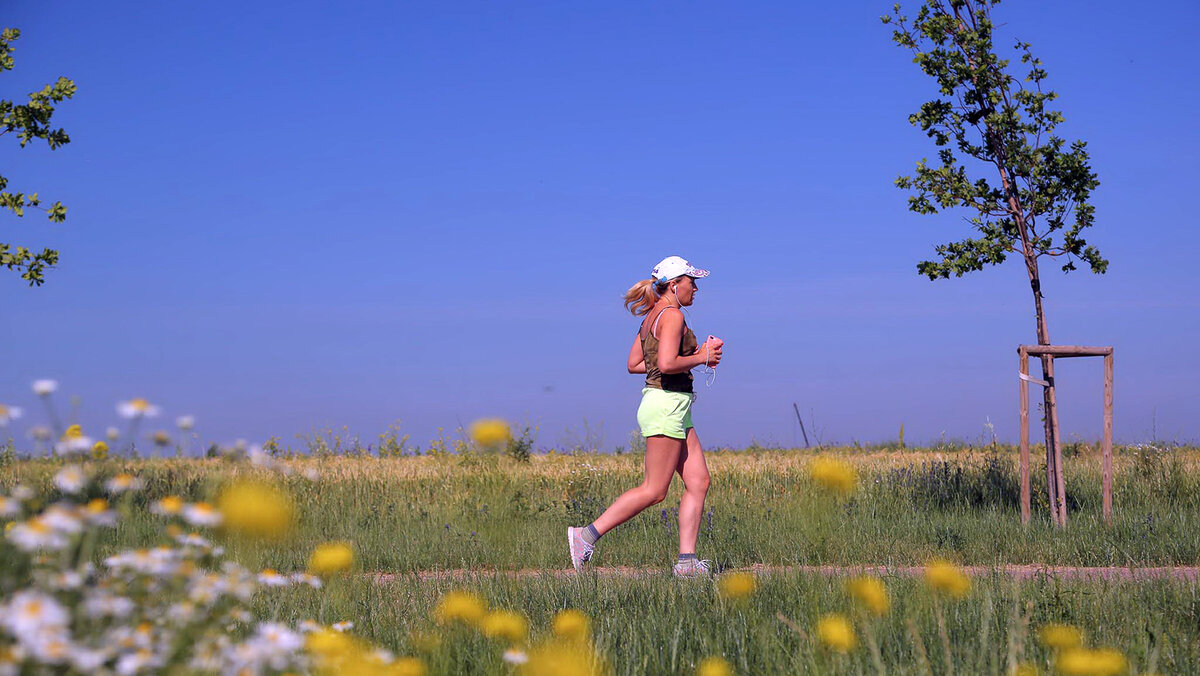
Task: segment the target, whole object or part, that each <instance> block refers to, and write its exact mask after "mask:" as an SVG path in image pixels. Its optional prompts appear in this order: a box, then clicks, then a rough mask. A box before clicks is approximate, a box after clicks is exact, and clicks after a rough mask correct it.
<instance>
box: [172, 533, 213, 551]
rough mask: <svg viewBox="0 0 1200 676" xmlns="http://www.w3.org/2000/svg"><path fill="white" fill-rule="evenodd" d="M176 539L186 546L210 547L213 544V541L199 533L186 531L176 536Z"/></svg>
mask: <svg viewBox="0 0 1200 676" xmlns="http://www.w3.org/2000/svg"><path fill="white" fill-rule="evenodd" d="M175 541H176V542H178V543H179V544H181V545H183V546H185V547H199V548H201V549H208V548H209V547H211V546H212V543H211V542H209V541H208V540H205V539H204V538H202V537H200V534H199V533H185V534H181V535H177V536H175Z"/></svg>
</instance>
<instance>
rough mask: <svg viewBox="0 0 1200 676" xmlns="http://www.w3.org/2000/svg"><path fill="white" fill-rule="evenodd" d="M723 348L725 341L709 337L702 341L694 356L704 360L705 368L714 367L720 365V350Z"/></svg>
mask: <svg viewBox="0 0 1200 676" xmlns="http://www.w3.org/2000/svg"><path fill="white" fill-rule="evenodd" d="M724 346H725V341H723V340H721V339H720V338H713V337H710V338H709V339H708V340H706V341H704V344H703V345H701V346H700V349H699V350H696V354H698V355H700V356H701V357H702V358H703V359H704V365H705V366H716V365H717V364H720V363H721V349H722V348H723V347H724Z"/></svg>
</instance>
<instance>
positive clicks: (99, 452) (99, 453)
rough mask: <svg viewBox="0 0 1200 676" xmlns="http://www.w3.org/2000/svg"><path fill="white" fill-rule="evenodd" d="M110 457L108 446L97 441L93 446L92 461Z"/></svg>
mask: <svg viewBox="0 0 1200 676" xmlns="http://www.w3.org/2000/svg"><path fill="white" fill-rule="evenodd" d="M107 457H108V444H106V443H104V442H103V441H97V442H96V443H94V444H92V460H103V459H105V458H107Z"/></svg>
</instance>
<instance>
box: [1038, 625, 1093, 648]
mask: <svg viewBox="0 0 1200 676" xmlns="http://www.w3.org/2000/svg"><path fill="white" fill-rule="evenodd" d="M1038 640H1040V641H1041V642H1042V645H1044V646H1046V647H1047V648H1054V649H1055V650H1066V649H1068V648H1079V647H1081V646H1082V645H1083V633H1082V632H1080V631H1079V630H1078V629H1076V628H1075V627H1072V626H1071V625H1069V624H1047V625H1046V626H1044V627H1042V628H1041V629H1039V630H1038Z"/></svg>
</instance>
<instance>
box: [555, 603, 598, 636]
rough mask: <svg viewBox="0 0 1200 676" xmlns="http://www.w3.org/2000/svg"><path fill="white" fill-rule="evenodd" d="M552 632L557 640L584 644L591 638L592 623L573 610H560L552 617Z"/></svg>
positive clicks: (586, 617)
mask: <svg viewBox="0 0 1200 676" xmlns="http://www.w3.org/2000/svg"><path fill="white" fill-rule="evenodd" d="M553 631H554V635H555V636H557V637H558V638H561V639H566V640H568V641H576V642H579V643H584V642H587V641H590V640H591V638H592V621H591V620H589V619H588V616H587V615H584V614H583V613H582V612H580V611H578V610H575V609H573V608H568V609H566V610H560V611H559V612H558V614H557V615H555V616H554V625H553Z"/></svg>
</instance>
